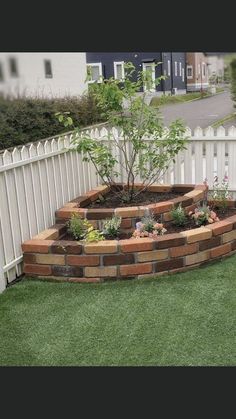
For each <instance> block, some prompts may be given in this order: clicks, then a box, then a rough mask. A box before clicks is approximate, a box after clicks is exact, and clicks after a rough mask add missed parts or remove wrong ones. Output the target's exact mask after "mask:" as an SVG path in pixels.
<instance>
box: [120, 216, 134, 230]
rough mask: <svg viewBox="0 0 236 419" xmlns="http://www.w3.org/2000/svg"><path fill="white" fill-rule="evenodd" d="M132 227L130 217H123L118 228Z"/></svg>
mask: <svg viewBox="0 0 236 419" xmlns="http://www.w3.org/2000/svg"><path fill="white" fill-rule="evenodd" d="M131 227H132V219H131V218H123V219H122V220H121V225H120V228H131Z"/></svg>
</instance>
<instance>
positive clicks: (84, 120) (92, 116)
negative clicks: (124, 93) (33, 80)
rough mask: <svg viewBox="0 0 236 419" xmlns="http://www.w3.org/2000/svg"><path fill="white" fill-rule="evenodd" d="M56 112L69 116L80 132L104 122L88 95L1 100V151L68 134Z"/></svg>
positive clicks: (90, 96) (91, 96) (94, 102)
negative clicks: (86, 127) (89, 126)
mask: <svg viewBox="0 0 236 419" xmlns="http://www.w3.org/2000/svg"><path fill="white" fill-rule="evenodd" d="M58 112H62V113H63V112H69V113H70V117H71V118H72V119H73V122H74V124H76V126H80V128H82V127H85V126H88V125H91V124H94V123H98V122H102V121H104V120H105V119H104V118H103V117H102V116H101V112H100V109H99V108H98V106H97V104H96V99H95V97H94V96H93V95H91V94H90V93H88V94H84V95H82V96H78V97H66V98H61V99H60V98H54V99H41V98H35V99H34V98H25V97H20V98H17V99H4V98H0V150H2V149H5V148H9V147H14V146H17V145H23V144H27V143H29V142H34V141H39V140H42V139H45V138H47V137H52V136H54V135H58V134H61V133H63V132H67V131H68V125H67V126H65V125H62V123H60V121H59V120H58V119H57V118H55V113H58ZM71 128H73V126H71ZM71 128H70V129H71Z"/></svg>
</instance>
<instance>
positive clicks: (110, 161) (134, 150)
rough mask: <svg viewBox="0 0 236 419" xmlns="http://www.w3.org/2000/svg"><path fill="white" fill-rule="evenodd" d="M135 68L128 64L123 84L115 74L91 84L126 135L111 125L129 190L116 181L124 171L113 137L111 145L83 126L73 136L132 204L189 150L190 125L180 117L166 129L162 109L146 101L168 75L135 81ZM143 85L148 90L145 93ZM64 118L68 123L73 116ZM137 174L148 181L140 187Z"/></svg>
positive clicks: (110, 134) (106, 181) (141, 73)
mask: <svg viewBox="0 0 236 419" xmlns="http://www.w3.org/2000/svg"><path fill="white" fill-rule="evenodd" d="M158 64H159V63H158ZM158 64H157V65H158ZM134 72H135V67H134V65H133V64H132V63H126V64H125V77H124V79H123V80H122V82H121V81H120V80H116V79H114V78H112V77H111V78H109V79H103V78H101V80H100V81H101V82H100V83H93V84H91V85H90V90H91V92H92V93H93V95H94V96H95V99H96V102H97V104H98V105H97V106H98V107H99V109H100V110H101V111H102V116H104V117H105V118H106V119H107V121H108V125H109V127H116V128H117V129H119V130H120V131H121V133H122V134H121V139H120V138H118V137H117V136H116V132H117V131H116V132H114V130H112V129H110V130H109V129H108V140H109V141H112V142H113V144H115V145H116V147H117V150H118V151H119V155H120V156H121V157H122V158H121V160H120V161H119V164H120V165H121V167H122V168H123V169H124V171H125V173H126V175H127V180H126V185H125V186H124V188H123V189H122V190H120V187H118V186H117V185H116V178H117V176H118V175H119V174H118V173H117V172H116V171H115V169H114V168H115V164H116V163H118V158H117V156H115V155H113V153H112V152H111V148H110V147H109V141H108V144H107V145H106V144H104V142H102V141H99V140H97V139H93V138H91V137H90V136H88V135H85V134H84V133H83V132H82V131H81V130H79V129H78V128H77V129H76V131H77V132H76V134H77V135H75V137H74V140H73V144H74V147H75V149H76V150H77V151H78V152H79V153H83V159H84V161H91V162H92V163H93V164H94V166H95V168H96V171H97V173H98V174H99V175H100V177H101V179H102V180H103V182H104V184H106V185H108V186H111V187H113V190H115V191H116V193H117V194H120V196H121V199H122V200H125V201H126V202H131V201H132V200H133V199H134V198H135V197H136V196H137V195H138V194H140V193H141V192H143V191H145V190H146V189H147V188H148V186H150V185H152V184H153V183H154V182H158V181H159V180H160V178H161V176H162V175H163V174H164V172H165V171H166V170H167V169H168V167H169V165H170V163H171V162H172V161H174V158H175V156H176V155H177V154H178V153H179V151H181V150H183V149H184V148H185V142H186V137H185V128H184V126H183V124H182V122H181V121H180V120H176V121H175V122H172V123H171V124H170V126H169V129H168V130H167V129H166V128H164V127H163V123H162V120H161V118H160V115H159V112H158V109H157V108H153V107H151V106H149V105H148V104H147V103H146V95H147V92H149V91H150V90H151V88H152V87H153V84H155V85H158V84H160V82H161V80H162V79H164V78H165V77H164V76H160V77H158V78H157V79H155V82H153V80H152V74H151V71H148V70H147V71H139V72H138V73H137V78H136V81H134V80H133V75H134ZM89 77H90V74H88V78H89ZM143 85H145V86H146V91H145V92H144V93H143V94H140V87H141V86H143ZM137 93H139V94H137ZM59 117H60V120H61V121H62V122H63V121H64V123H67V124H68V116H64V117H62V116H61V115H59ZM69 125H70V124H69ZM137 177H140V178H141V179H142V185H141V188H139V189H138V190H137V188H135V182H136V181H137Z"/></svg>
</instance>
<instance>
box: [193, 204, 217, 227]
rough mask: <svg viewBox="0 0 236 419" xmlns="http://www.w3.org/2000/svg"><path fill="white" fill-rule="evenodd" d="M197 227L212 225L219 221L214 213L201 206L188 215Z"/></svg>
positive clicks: (207, 207)
mask: <svg viewBox="0 0 236 419" xmlns="http://www.w3.org/2000/svg"><path fill="white" fill-rule="evenodd" d="M188 215H189V217H191V218H192V219H193V220H194V222H195V224H196V225H197V226H201V225H206V224H212V223H215V222H217V221H220V220H219V218H218V217H217V214H216V212H215V211H212V210H211V209H210V208H209V206H202V207H197V208H195V211H194V212H193V211H190V212H189V213H188Z"/></svg>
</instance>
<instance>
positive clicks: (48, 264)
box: [22, 185, 236, 282]
mask: <svg viewBox="0 0 236 419" xmlns="http://www.w3.org/2000/svg"><path fill="white" fill-rule="evenodd" d="M154 188H156V189H154ZM152 191H157V192H158V191H159V192H163V191H164V192H167V191H172V192H173V191H174V192H179V193H184V194H183V195H182V196H180V197H178V198H174V199H173V200H171V201H165V202H161V203H157V204H150V205H146V206H145V207H143V206H137V207H126V208H116V209H97V208H96V209H93V208H91V209H88V208H86V205H89V203H90V202H91V201H93V200H96V199H97V198H98V196H99V194H102V195H103V194H106V193H107V192H108V188H107V187H104V186H100V187H97V188H95V189H94V190H92V191H89V192H88V193H86V194H85V195H84V196H83V197H78V198H77V199H75V200H73V201H71V202H69V203H68V204H66V205H65V206H64V207H63V208H61V209H59V210H58V211H56V224H55V225H54V226H52V227H51V228H49V229H47V230H45V231H43V232H41V233H40V234H38V235H36V236H34V237H33V238H32V239H31V240H28V241H26V242H24V243H23V245H22V249H23V255H24V272H25V273H26V274H28V275H30V276H38V277H45V278H54V279H57V280H67V281H70V282H102V281H104V280H106V279H126V278H127V279H129V278H134V277H136V278H140V277H151V276H156V275H158V274H160V275H163V274H165V273H171V272H179V271H185V270H188V269H190V268H192V267H197V266H200V265H202V264H204V263H206V262H209V261H210V260H215V259H218V258H221V257H223V256H225V255H230V254H231V253H234V251H235V250H236V215H233V216H230V217H228V218H226V219H224V220H222V221H219V222H217V223H214V224H211V225H210V224H209V225H207V226H204V227H199V228H194V229H191V230H186V231H182V232H180V233H174V234H167V233H166V234H164V235H163V236H158V238H157V239H152V238H141V239H135V238H131V239H124V240H105V241H102V242H98V243H89V244H84V243H82V242H76V241H70V240H63V236H65V235H66V231H67V227H66V222H67V220H68V219H70V217H71V215H72V213H75V212H76V213H78V214H80V215H81V217H83V218H87V219H89V221H91V222H92V223H93V224H94V225H95V227H96V228H100V221H101V220H102V219H105V218H110V217H111V216H112V215H114V214H119V215H120V216H121V217H122V228H123V231H130V230H132V229H134V227H135V223H136V221H137V220H139V219H140V217H142V216H143V215H144V214H145V213H147V211H149V210H151V211H152V212H154V213H155V214H158V215H159V214H160V215H162V217H163V220H164V221H165V222H166V223H167V224H168V222H169V221H170V220H171V216H170V210H171V209H172V208H173V207H174V206H176V205H178V204H179V203H180V202H182V206H183V207H184V208H185V209H186V212H188V211H190V210H193V209H194V208H195V206H196V204H197V203H200V202H201V201H202V199H203V197H204V192H205V186H204V185H154V186H153V187H152ZM78 205H79V206H78ZM229 205H232V201H230V202H229ZM234 206H235V202H234ZM167 228H168V227H167Z"/></svg>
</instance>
